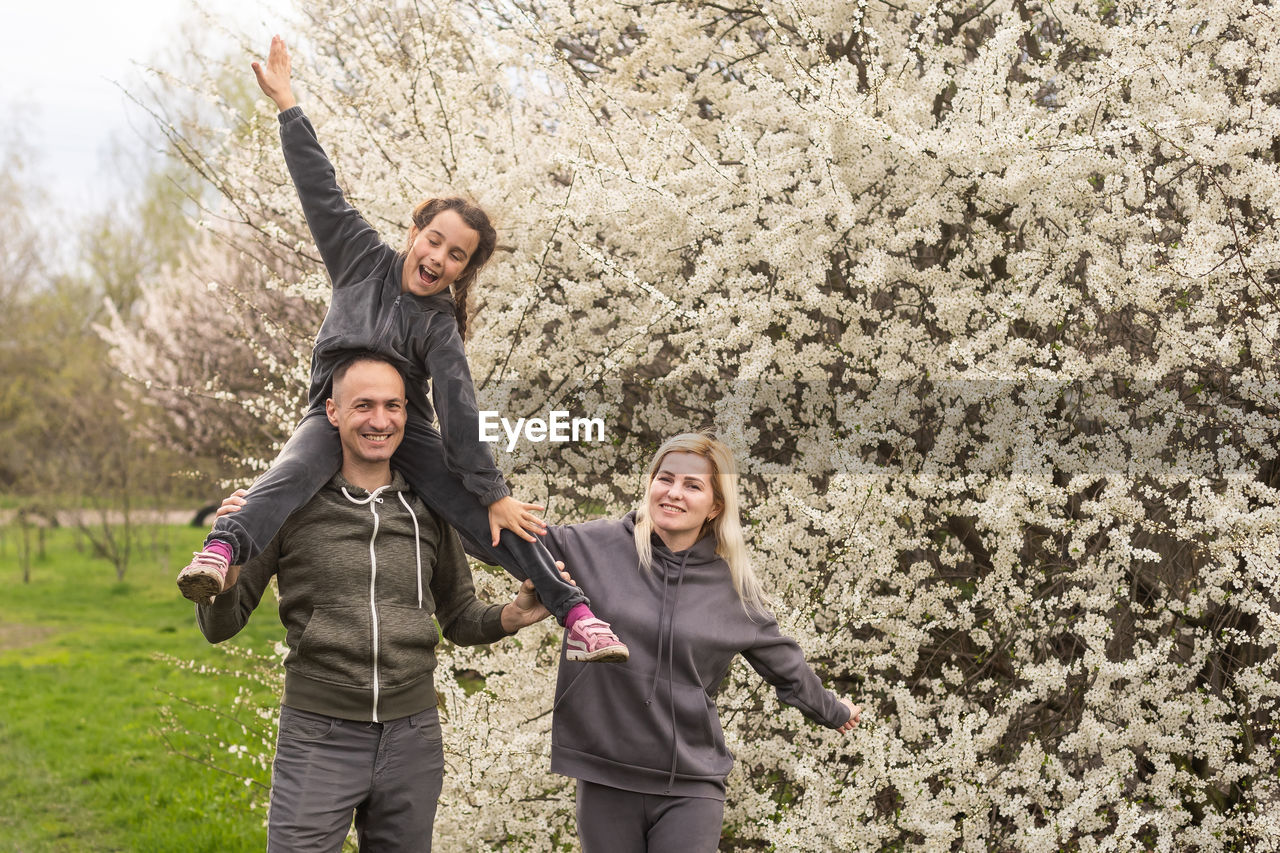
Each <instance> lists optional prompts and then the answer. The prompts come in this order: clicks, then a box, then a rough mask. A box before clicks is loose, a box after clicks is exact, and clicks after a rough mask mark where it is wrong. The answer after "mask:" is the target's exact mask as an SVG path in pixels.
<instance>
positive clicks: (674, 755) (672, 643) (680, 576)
mask: <svg viewBox="0 0 1280 853" xmlns="http://www.w3.org/2000/svg"><path fill="white" fill-rule="evenodd" d="M688 560H689V552H688V551H685V552H684V554H683V555H682V556H681V557H680V567H679V568H678V569H677V570H676V589H675V594H674V595H672V597H671V618H670V620H668V621H667V629H666V631H665V632H664V631H663V630H662V623H663V621H664V620H666V618H667V588H668V586H669V584H670V581H671V573H670V572H665V571H664V572H663V573H662V609H661V610H660V611H659V613H658V648H657V651H656V652H655V653H654V656H653V659H654V668H653V681H652V682H651V683H650V684H649V696H648V698H646V699H645V700H644V704H645V705H646V706H648V705H652V704H653V700H654V697H655V696H656V695H657V691H658V673H659V672H660V671H661V670H662V645H663V639H664V638H665V639H666V646H667V706H668V711H669V712H670V716H671V773H670V775H669V776H668V777H667V790H668V791H670V790H671V787H672V786H673V785H674V784H675V782H676V762H677V760H678V757H679V756H678V749H677V746H678V744H679V740H678V739H677V738H676V691H675V689H674V688H673V687H672V684H671V672H672V669H671V665H672V661H673V660H674V656H675V647H676V640H675V634H676V605H677V604H678V603H679V602H680V587H681V586H682V585H683V584H684V568H685V563H687V562H688Z"/></svg>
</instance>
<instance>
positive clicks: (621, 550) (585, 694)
mask: <svg viewBox="0 0 1280 853" xmlns="http://www.w3.org/2000/svg"><path fill="white" fill-rule="evenodd" d="M543 541H544V542H545V543H546V545H547V548H548V550H550V551H551V553H552V554H553V555H555V557H556V559H559V560H563V561H564V563H565V567H566V569H567V570H568V571H569V572H570V573H571V574H572V575H573V576H574V579H575V580H577V581H578V582H579V583H581V584H582V586H583V587H584V588H586V589H589V590H591V608H592V610H593V611H594V612H595V613H596V614H597V615H598V616H599V617H600V618H601V619H605V620H607V621H608V622H609V623H610V624H611V625H612V627H613V629H614V631H616V632H617V634H618V636H620V637H625V638H626V641H627V647H628V649H629V650H630V652H631V659H630V661H628V662H627V663H623V664H600V663H589V664H583V663H575V662H572V661H568V660H566V659H565V657H564V652H563V649H562V650H561V657H560V670H559V675H558V678H557V681H556V698H555V713H554V716H553V719H552V725H551V769H552V771H554V772H556V773H560V774H563V775H565V776H573V777H576V778H578V779H584V780H586V781H588V782H595V783H597V784H601V785H609V786H612V787H614V788H622V789H624V790H628V791H636V792H639V793H644V794H662V795H668V796H687V797H710V798H713V799H721V800H722V799H724V790H725V778H726V777H727V776H728V775H729V770H730V769H731V768H732V767H733V755H732V754H731V753H730V752H729V750H728V749H727V748H726V747H725V743H724V732H723V730H722V729H721V726H720V718H719V715H718V714H717V713H716V706H715V701H714V700H715V695H716V693H717V692H718V691H719V689H720V684H721V682H723V681H724V678H725V676H726V675H728V673H729V666H730V664H731V663H732V662H733V658H734V656H735V655H738V654H741V655H742V656H743V657H744V658H746V660H747V663H749V664H751V666H752V667H753V668H754V669H755V670H756V672H758V673H760V675H761V676H763V678H764V679H765V681H767V682H769V683H770V684H771V685H773V686H774V687H775V688H776V689H777V691H778V698H779V699H781V700H782V701H783V702H786V703H787V704H789V705H793V706H794V707H796V708H798V709H800V712H801V713H803V714H804V715H805V716H806V717H808V718H809V719H810V720H813V721H814V722H816V723H820V724H822V725H824V726H829V727H831V728H839V727H840V726H841V725H843V724H844V723H846V722H847V721H848V719H849V711H848V709H847V708H846V707H845V706H844V705H843V704H841V703H840V700H839V699H838V698H837V697H836V695H835V694H834V693H832V692H831V691H830V690H827V689H826V688H824V687H823V686H822V683H821V681H819V679H818V676H817V675H815V674H814V672H813V670H812V669H811V668H810V667H809V665H808V664H807V663H805V659H804V653H803V652H802V651H801V650H800V647H799V646H798V645H796V642H795V641H794V640H792V639H791V638H789V637H784V636H782V634H781V632H780V631H779V629H778V623H777V622H776V621H775V620H774V618H773V617H772V616H771V615H767V614H759V613H755V614H753V615H754V617H755V618H754V621H753V620H752V618H751V617H749V616H748V615H747V613H746V611H745V610H744V609H743V607H742V604H741V602H740V600H739V598H738V594H737V593H736V592H735V591H734V588H733V582H732V580H731V579H730V576H729V566H728V564H727V563H725V561H724V560H723V559H722V558H721V557H719V556H718V555H717V554H716V552H715V537H714V536H705V537H703V538H702V539H700V540H699V541H698V542H697V544H695V545H694V546H693V547H692V548H690V549H689V550H688V551H681V552H679V553H672V552H671V551H669V550H668V549H667V547H666V546H665V545H663V544H662V542H661V540H660V539H659V538H658V537H657V536H654V538H653V570H652V571H651V572H645V571H643V570H641V569H640V567H639V558H638V557H637V556H636V547H635V514H634V513H629V514H628V515H627V516H626V517H624V518H622V519H621V520H618V521H591V522H587V523H586V524H575V525H571V526H567V527H553V528H551V530H550V531H549V533H548V535H547V536H546V537H545V539H544V540H543Z"/></svg>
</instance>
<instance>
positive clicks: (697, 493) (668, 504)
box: [648, 451, 720, 551]
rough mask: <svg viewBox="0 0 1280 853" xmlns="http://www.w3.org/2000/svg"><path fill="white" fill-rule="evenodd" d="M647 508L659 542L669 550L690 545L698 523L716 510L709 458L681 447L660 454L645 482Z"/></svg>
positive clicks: (699, 529) (689, 546)
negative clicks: (655, 468)
mask: <svg viewBox="0 0 1280 853" xmlns="http://www.w3.org/2000/svg"><path fill="white" fill-rule="evenodd" d="M648 511H649V517H650V518H651V519H653V529H654V530H655V531H657V534H658V536H659V538H661V539H662V541H663V544H665V545H666V546H667V547H668V548H670V549H671V550H672V551H684V550H685V549H687V548H691V547H693V544H694V543H695V542H697V541H698V536H699V534H701V533H702V525H703V524H705V523H706V522H707V521H708V520H710V519H713V518H715V517H716V516H717V515H718V514H719V513H720V506H719V504H718V502H717V501H716V497H715V491H714V490H713V489H712V488H711V462H710V461H709V460H707V459H706V458H705V457H703V456H699V455H698V454H696V453H685V452H682V451H676V452H673V453H668V454H667V455H666V456H664V457H662V462H661V463H659V465H658V473H657V474H656V475H655V476H654V478H653V481H652V482H651V483H649V499H648Z"/></svg>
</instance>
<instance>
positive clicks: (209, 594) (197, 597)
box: [178, 566, 222, 604]
mask: <svg viewBox="0 0 1280 853" xmlns="http://www.w3.org/2000/svg"><path fill="white" fill-rule="evenodd" d="M178 589H180V590H181V591H182V597H183V598H186V599H188V600H190V601H194V602H195V603H196V604H207V603H208V602H209V599H210V598H213V597H214V596H215V595H217V594H218V593H220V592H222V575H220V574H218V573H217V572H216V571H214V570H213V569H203V568H192V567H191V566H188V567H187V568H185V569H183V570H182V573H181V574H179V575H178Z"/></svg>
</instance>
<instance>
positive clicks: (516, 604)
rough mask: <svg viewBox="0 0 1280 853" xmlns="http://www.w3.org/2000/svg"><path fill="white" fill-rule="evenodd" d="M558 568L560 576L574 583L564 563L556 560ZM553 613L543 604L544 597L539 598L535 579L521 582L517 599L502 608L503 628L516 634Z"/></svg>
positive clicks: (509, 632)
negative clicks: (534, 583)
mask: <svg viewBox="0 0 1280 853" xmlns="http://www.w3.org/2000/svg"><path fill="white" fill-rule="evenodd" d="M556 568H557V569H559V571H560V577H562V578H564V579H565V580H566V581H568V582H569V583H574V580H573V578H572V577H570V576H569V573H568V572H566V571H565V570H564V563H562V562H560V561H559V560H557V561H556ZM550 615H551V611H550V610H548V609H547V608H546V607H545V606H543V604H542V599H540V598H538V593H537V592H535V591H534V588H533V581H529V580H527V581H525V582H524V583H522V584H520V591H519V592H518V593H517V594H516V597H515V600H514V601H512V602H511V603H510V604H508V605H506V606H505V607H503V608H502V630H504V631H506V632H507V633H508V634H514V633H515V632H516V631H519V630H520V629H521V628H524V627H526V626H529V625H532V624H533V623H535V622H541V621H542V620H543V619H546V618H547V617H548V616H550Z"/></svg>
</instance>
